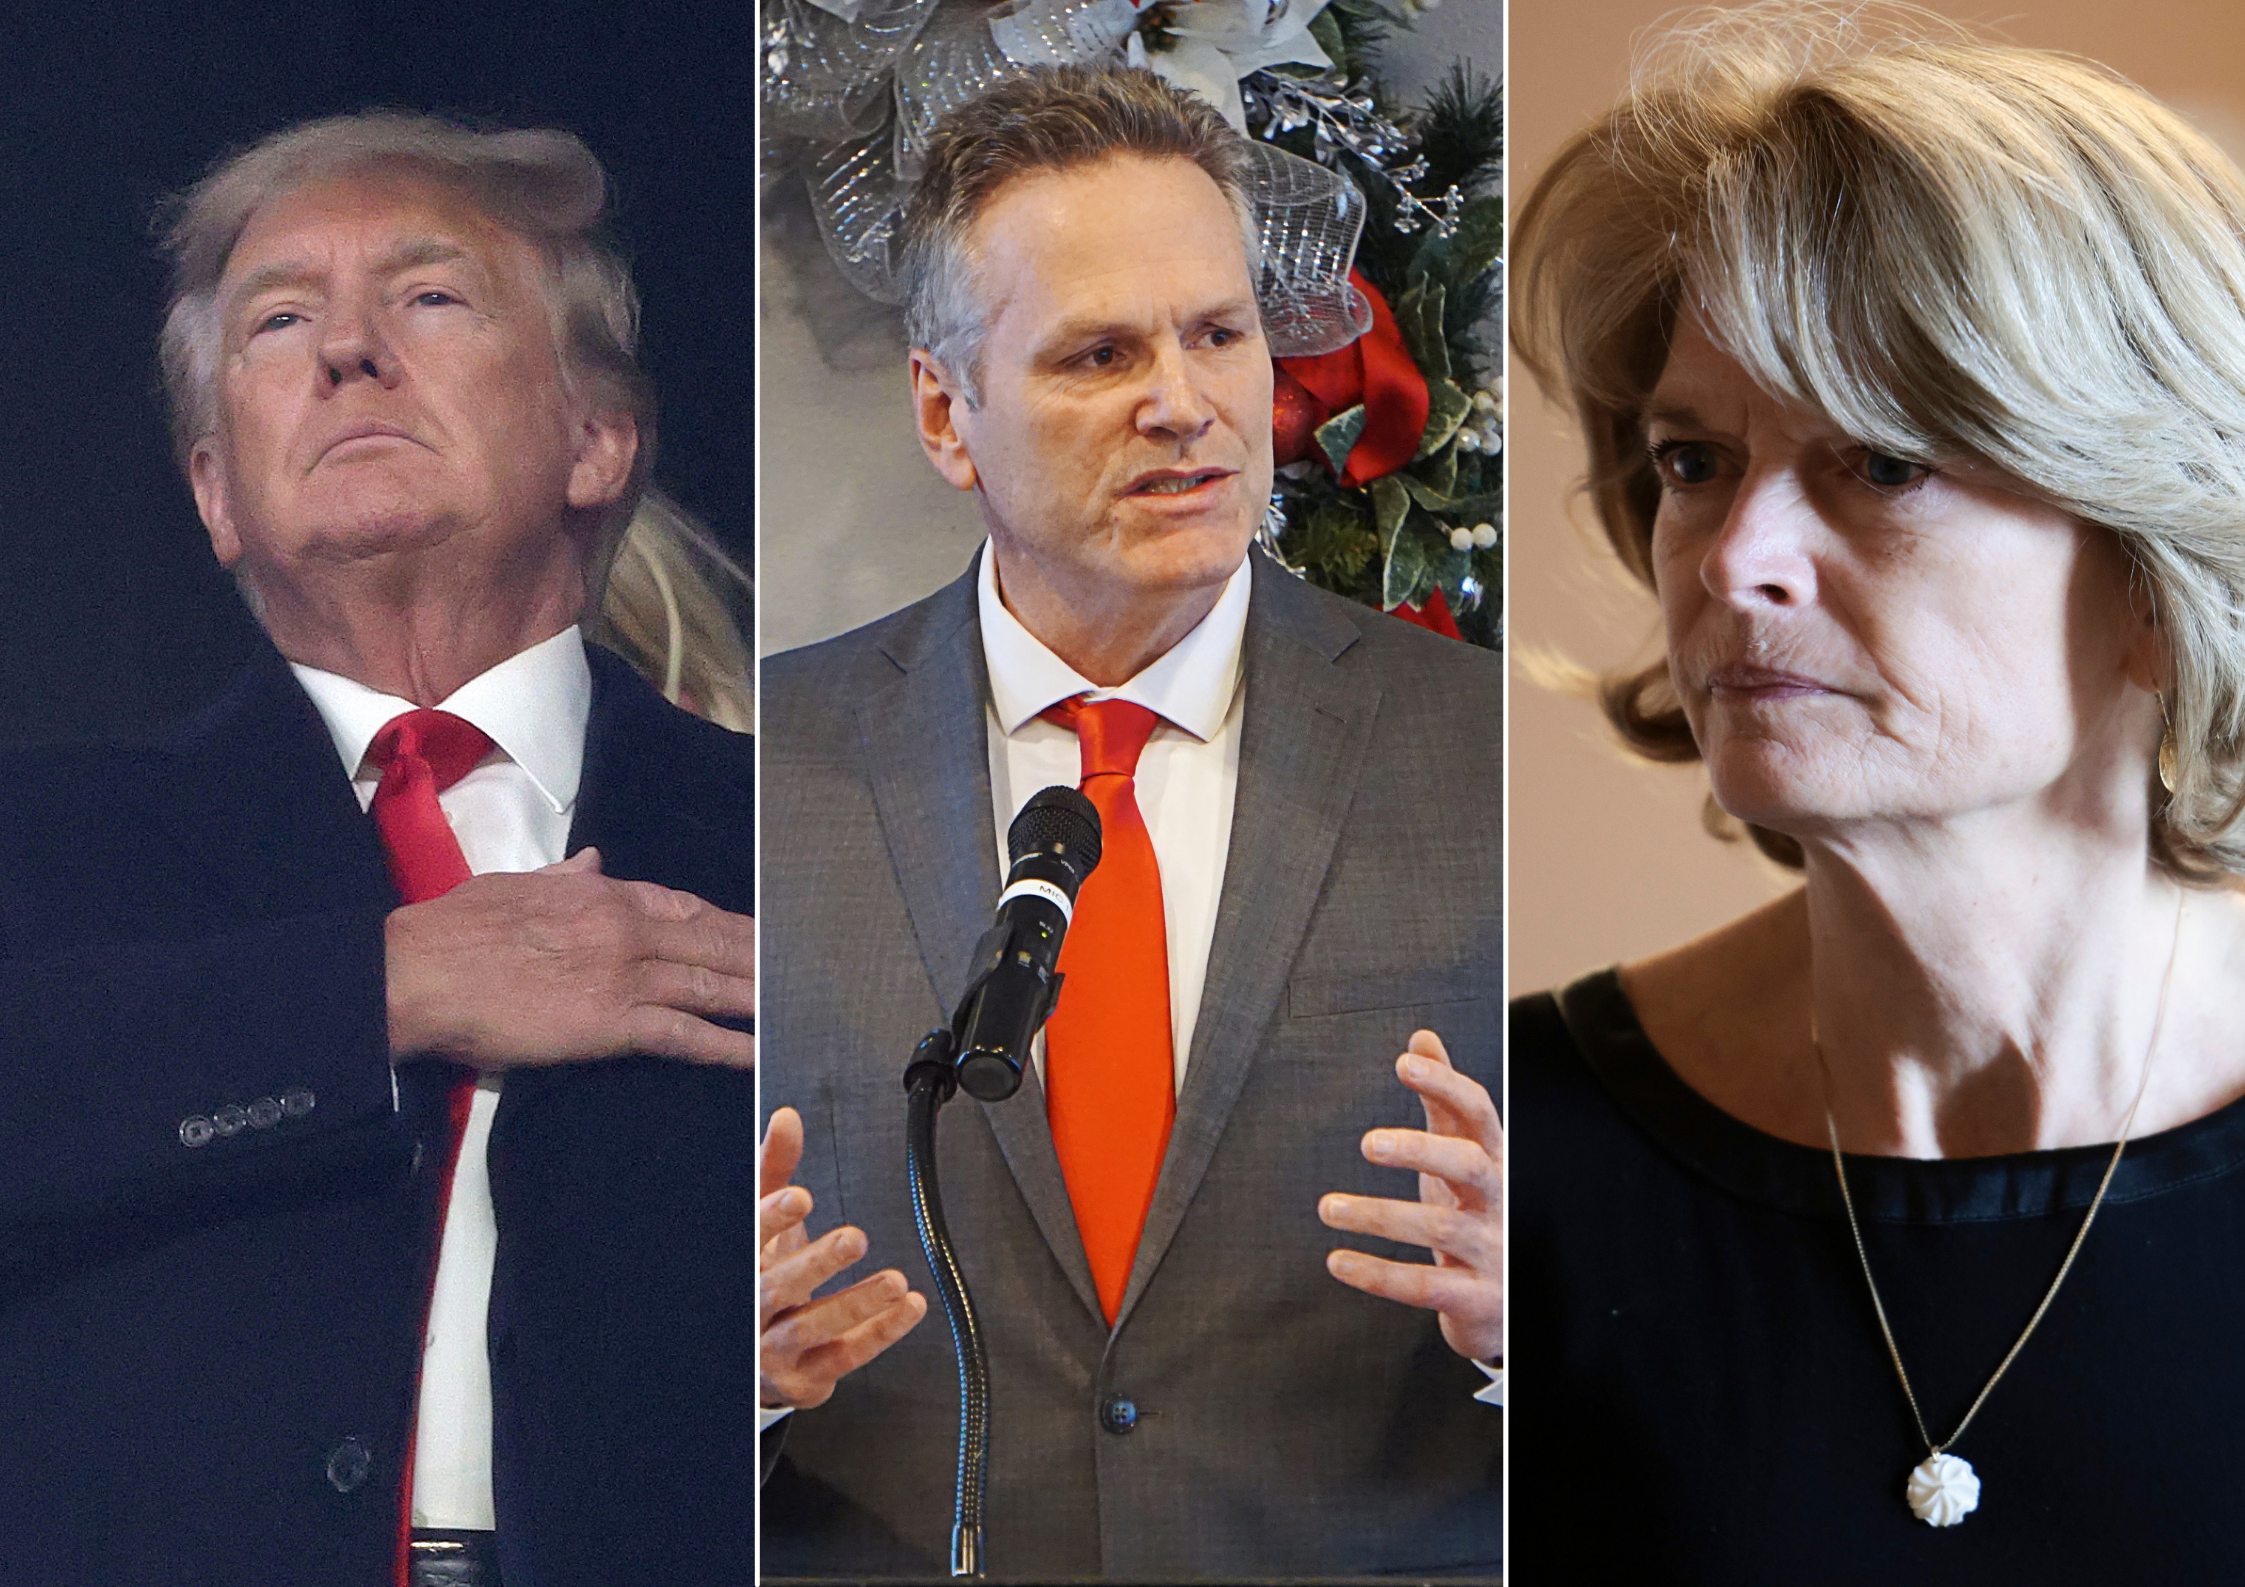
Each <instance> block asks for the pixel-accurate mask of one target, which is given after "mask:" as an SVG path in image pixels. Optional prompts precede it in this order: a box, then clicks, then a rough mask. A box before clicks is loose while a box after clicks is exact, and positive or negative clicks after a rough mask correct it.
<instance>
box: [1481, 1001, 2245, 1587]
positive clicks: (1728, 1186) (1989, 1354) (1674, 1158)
mask: <svg viewBox="0 0 2245 1587" xmlns="http://www.w3.org/2000/svg"><path fill="white" fill-rule="evenodd" d="M1510 1086H1511V1108H1510V1112H1509V1114H1508V1118H1507V1124H1508V1127H1509V1128H1510V1130H1511V1131H1512V1133H1511V1136H1510V1141H1509V1145H1510V1154H1511V1229H1512V1236H1511V1238H1512V1262H1511V1293H1512V1296H1513V1305H1512V1331H1511V1354H1510V1363H1509V1364H1510V1366H1511V1372H1510V1375H1509V1379H1510V1381H1509V1384H1508V1388H1507V1398H1508V1402H1509V1403H1508V1408H1507V1415H1508V1416H1509V1418H1510V1420H1511V1462H1510V1470H1511V1483H1512V1506H1511V1522H1512V1548H1511V1555H1512V1558H1511V1570H1510V1573H1509V1577H1508V1579H1509V1580H1512V1581H1515V1582H1517V1583H1519V1584H1520V1587H1542V1584H1544V1583H1547V1582H1570V1583H1571V1582H1577V1581H1593V1580H1633V1581H1643V1582H1648V1583H1653V1582H1658V1583H1703V1582H1704V1583H1721V1584H1723V1587H1740V1584H1753V1583H1778V1584H1790V1583H1819V1584H1822V1583H1853V1582H1864V1583H1874V1582H1875V1583H1880V1584H1891V1583H1905V1582H1906V1583H1913V1584H1915V1583H1947V1582H1955V1583H1959V1584H1966V1587H1997V1584H2002V1583H2012V1582H2019V1583H2029V1582H2032V1583H2068V1582H2092V1581H2095V1582H2183V1581H2208V1580H2224V1581H2226V1580H2234V1579H2239V1578H2245V1174H2239V1173H2237V1172H2234V1170H2236V1169H2237V1168H2239V1167H2240V1166H2245V1102H2240V1103H2233V1104H2231V1105H2230V1106H2227V1107H2224V1108H2222V1109H2221V1110H2219V1111H2218V1112H2215V1113H2212V1114H2209V1115H2208V1116H2207V1117H2205V1118H2202V1119H2198V1120H2195V1121H2194V1122H2192V1123H2189V1124H2185V1125H2183V1126H2181V1127H2180V1128H2177V1129H2173V1130H2168V1131H2165V1132H2163V1133H2161V1134H2157V1135H2151V1136H2146V1137H2145V1138H2143V1139H2142V1140H2140V1141H2135V1142H2131V1143H2130V1145H2129V1147H2128V1149H2127V1152H2126V1153H2125V1154H2124V1155H2123V1157H2122V1159H2121V1163H2120V1168H2119V1171H2118V1173H2117V1174H2115V1176H2114V1178H2113V1183H2112V1189H2111V1191H2110V1193H2109V1194H2108V1195H2107V1196H2106V1198H2105V1204H2104V1208H2103V1210H2102V1211H2100V1212H2099V1213H2098V1215H2097V1223H2096V1227H2095V1228H2094V1229H2092V1230H2091V1231H2090V1234H2089V1238H2088V1241H2087V1243H2086V1244H2085V1245H2084V1246H2083V1247H2082V1251H2081V1256H2080V1258H2079V1260H2078V1261H2076V1263H2075V1264H2074V1269H2073V1272H2072V1274H2071V1275H2070V1276H2069V1277H2068V1278H2067V1280H2066V1282H2065V1285H2064V1287H2063V1288H2061V1289H2060V1291H2059V1292H2058V1298H2057V1300H2056V1302H2055V1303H2054V1304H2053V1305H2052V1307H2051V1309H2050V1312H2049V1314H2048V1315H2047V1316H2046V1317H2044V1319H2043V1321H2042V1325H2041V1327H2040V1328H2038V1329H2037V1330H2036V1331H2035V1335H2034V1337H2033V1338H2032V1339H2031V1340H2030V1341H2029V1342H2028V1344H2027V1346H2026V1348H2025V1349H2024V1350H2023V1351H2022V1352H2021V1353H2020V1355H2019V1358H2018V1360H2017V1361H2015V1362H2013V1363H2012V1366H2011V1369H2010V1371H2009V1372H2007V1373H2005V1374H2004V1377H2003V1381H2002V1382H2001V1383H1999V1384H1998V1385H1997V1386H1996V1389H1995V1392H1994V1393H1993V1394H1992V1395H1990V1396H1989V1398H1988V1402H1987V1404H1986V1405H1985V1406H1984V1407H1982V1409H1981V1411H1980V1414H1979V1416H1978V1417H1977V1418H1976V1419H1975V1420H1974V1421H1973V1423H1972V1426H1971V1429H1970V1431H1969V1432H1967V1434H1966V1435H1965V1437H1964V1438H1963V1440H1962V1441H1961V1442H1959V1443H1958V1444H1957V1446H1956V1448H1955V1450H1954V1451H1953V1453H1955V1454H1957V1455H1959V1456H1961V1457H1963V1458H1964V1459H1966V1460H1968V1461H1970V1462H1971V1463H1972V1465H1973V1466H1974V1468H1975V1469H1976V1470H1977V1471H1978V1473H1979V1476H1980V1480H1981V1484H1982V1488H1981V1497H1980V1507H1979V1509H1978V1510H1976V1511H1975V1512H1973V1513H1972V1514H1971V1515H1969V1516H1967V1517H1966V1518H1965V1519H1964V1521H1963V1522H1962V1523H1961V1524H1959V1525H1957V1526H1953V1527H1948V1528H1941V1529H1936V1528H1934V1527H1931V1526H1928V1525H1926V1524H1925V1523H1924V1522H1922V1521H1920V1520H1918V1519H1917V1518H1916V1517H1915V1516H1914V1515H1912V1514H1911V1512H1910V1509H1909V1506H1908V1504H1907V1502H1906V1501H1905V1499H1904V1497H1903V1489H1904V1484H1905V1482H1906V1480H1907V1478H1908V1475H1909V1473H1910V1470H1911V1468H1912V1467H1914V1466H1915V1465H1916V1464H1917V1463H1918V1462H1919V1461H1921V1460H1923V1459H1924V1458H1925V1454H1926V1450H1925V1448H1924V1446H1923V1444H1921V1443H1920V1442H1919V1440H1918V1437H1917V1433H1916V1429H1915V1427H1914V1426H1913V1424H1912V1422H1911V1419H1910V1411H1909V1406H1908V1404H1907V1403H1906V1402H1905V1401H1904V1399H1903V1397H1902V1390H1901V1387H1900V1385H1899V1383H1898V1382H1897V1381H1896V1378H1895V1373H1894V1367H1893V1364H1892V1363H1891V1361H1890V1360H1889V1358H1888V1355H1887V1350H1886V1345H1885V1343H1884V1342H1883V1341H1882V1340H1881V1338H1880V1335H1879V1329H1878V1323H1877V1321H1876V1319H1875V1317H1874V1316H1873V1313H1872V1309H1871V1302H1870V1297H1869V1294H1868V1292H1867V1291H1866V1289H1865V1287H1864V1282H1863V1274H1862V1271H1861V1268H1860V1267H1859V1266H1858V1264H1857V1260H1856V1255H1855V1250H1854V1246H1853V1244H1852V1243H1851V1241H1850V1239H1849V1236H1848V1228H1847V1223H1846V1220H1845V1215H1844V1213H1843V1211H1842V1208H1841V1204H1840V1195H1839V1187H1838V1185H1837V1183H1836V1182H1835V1180H1834V1178H1833V1173H1832V1159H1831V1154H1830V1153H1829V1152H1826V1151H1818V1150H1814V1149H1811V1148H1809V1147H1805V1146H1799V1145H1795V1144H1794V1143H1792V1142H1789V1141H1782V1140H1779V1139H1777V1138H1776V1137H1774V1136H1770V1135H1765V1134H1763V1133H1762V1132H1761V1131H1759V1130H1756V1129H1754V1128H1752V1127H1751V1126H1749V1125H1746V1124H1743V1123H1741V1122H1740V1121H1739V1120H1737V1119H1735V1118H1733V1117H1731V1116H1730V1115H1729V1114H1727V1113H1725V1112H1723V1111H1722V1110H1721V1109H1719V1108H1717V1107H1716V1106H1715V1105H1714V1104H1713V1103H1711V1102H1709V1101H1707V1100H1706V1099H1705V1098H1703V1097H1702V1096H1700V1095H1699V1093H1697V1092H1696V1091H1694V1090H1692V1089H1691V1088H1690V1087H1689V1086H1688V1085H1686V1084H1685V1083H1684V1081H1683V1080H1682V1079H1681V1078H1680V1077H1679V1076H1678V1075H1677V1074H1676V1072H1675V1071H1674V1070H1673V1069H1671V1068H1670V1067H1669V1066H1668V1064H1667V1062H1666V1060H1664V1059H1663V1058H1662V1057H1661V1056H1660V1054H1659V1053H1657V1052H1655V1051H1654V1050H1653V1047H1652V1044H1651V1043H1650V1042H1649V1041H1648V1040H1647V1039H1646V1037H1645V1032H1644V1030H1643V1028H1642V1027H1641V1026H1640V1025H1639V1024H1638V1022H1637V1016H1636V1012H1635V1010H1634V1009H1632V1008H1631V1007H1630V1004H1629V1000H1628V998H1627V997H1626V996H1625V995H1624V994H1623V992H1622V989H1621V983H1620V980H1619V978H1618V977H1617V976H1616V975H1615V974H1614V972H1612V971H1611V970H1605V971H1600V972H1598V973H1596V974H1593V975H1588V976H1585V977H1583V978H1582V979H1581V980H1579V981H1576V982H1574V983H1573V984H1572V985H1570V986H1567V987H1565V988H1563V989H1562V990H1560V991H1559V992H1557V993H1549V992H1545V993H1538V994H1536V995H1534V996H1532V997H1525V998H1521V999H1518V1000H1517V1001H1515V1002H1514V1004H1513V1005H1512V1013H1511V1045H1510ZM2111 1155H2112V1149H2111V1147H2110V1146H2109V1145H2108V1146H2085V1147H2075V1148H2068V1149H2065V1150H2062V1151H2053V1152H2027V1153H2020V1154H2017V1155H2013V1156H2002V1157H1980V1158H1958V1159H1946V1160H1940V1161H1918V1160H1912V1159H1903V1158H1881V1157H1851V1158H1849V1159H1848V1183H1849V1187H1850V1189H1851V1190H1852V1191H1853V1193H1854V1196H1855V1205H1856V1212H1857V1215H1858V1216H1859V1217H1860V1218H1861V1219H1862V1220H1863V1234H1864V1240H1865V1243H1866V1245H1867V1246H1868V1248H1869V1251H1870V1259H1871V1263H1872V1267H1873V1270H1874V1271H1875V1272H1876V1274H1877V1276H1878V1281H1879V1292H1880V1294H1881V1296H1882V1297H1883V1298H1884V1299H1885V1302H1886V1308H1887V1315H1888V1317H1889V1318H1890V1319H1891V1320H1892V1322H1893V1325H1894V1332H1895V1338H1896V1342H1897V1343H1898V1344H1899V1346H1900V1347H1901V1351H1902V1359H1903V1363H1904V1365H1906V1366H1907V1367H1908V1368H1909V1371H1910V1381H1911V1385H1912V1386H1913V1387H1914V1388H1915V1389H1916V1391H1917V1395H1918V1403H1919V1405H1920V1406H1921V1407H1923V1409H1924V1412H1925V1418H1926V1423H1927V1426H1928V1429H1929V1430H1930V1431H1931V1432H1932V1434H1933V1436H1934V1437H1935V1438H1947V1437H1948V1436H1950V1434H1951V1433H1952V1432H1954V1430H1955V1428H1956V1424H1957V1422H1958V1421H1959V1420H1960V1419H1961V1418H1962V1417H1963V1415H1964V1413H1965V1410H1966V1408H1967V1407H1968V1406H1970V1405H1971V1403H1972V1400H1973V1398H1974V1396H1975V1395H1977V1394H1978V1393H1979V1392H1980V1388H1981V1386H1982V1385H1983V1384H1984V1383H1986V1382H1987V1380H1988V1376H1989V1374H1990V1373H1992V1372H1993V1371H1994V1370H1995V1368H1996V1364H1997V1363H1998V1362H1999V1361H2001V1360H2002V1359H2003V1355H2004V1352H2005V1351H2007V1350H2009V1349H2010V1348H2011V1345H2012V1343H2013V1341H2014V1340H2016V1339H2017V1338H2018V1336H2019V1331H2020V1329H2021V1328H2023V1327H2024V1326H2025V1325H2026V1322H2027V1319H2028V1317H2030V1316H2031V1315H2032V1314H2033V1312H2034V1308H2035V1305H2036V1303H2037V1302H2038V1301H2039V1300H2040V1299H2041V1298H2042V1294H2043V1291H2044V1290H2045V1289H2046V1288H2047V1287H2048V1285H2049V1283H2050V1280H2051V1277H2052V1275H2053V1274H2055V1273H2056V1272H2057V1270H2058V1264H2059V1263H2060V1261H2062V1260H2063V1259H2064V1256H2065V1251H2066V1247H2067V1245H2068V1244H2069V1243H2070V1242H2071V1241H2072V1239H2073V1237H2074V1234H2075V1232H2076V1230H2078V1229H2079V1227H2080V1224H2081V1218H2082V1214H2083V1212H2084V1211H2085V1210H2086V1209H2087V1208H2088V1206H2089V1203H2090V1201H2091V1200H2092V1198H2094V1196H2095V1195H2096V1192H2097V1182H2098V1180H2099V1179H2100V1177H2101V1176H2102V1175H2103V1173H2104V1170H2105V1164H2106V1163H2107V1161H2108V1160H2109V1159H2110V1158H2111Z"/></svg>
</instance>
